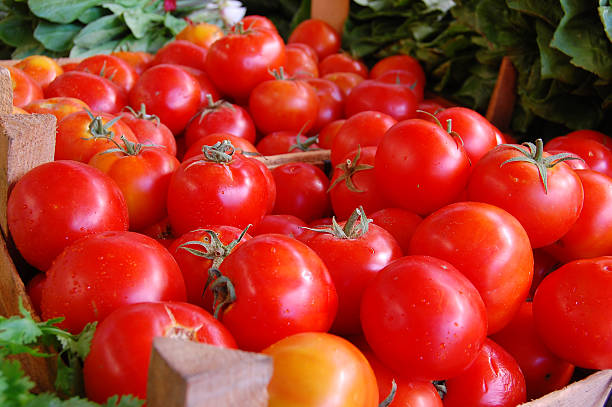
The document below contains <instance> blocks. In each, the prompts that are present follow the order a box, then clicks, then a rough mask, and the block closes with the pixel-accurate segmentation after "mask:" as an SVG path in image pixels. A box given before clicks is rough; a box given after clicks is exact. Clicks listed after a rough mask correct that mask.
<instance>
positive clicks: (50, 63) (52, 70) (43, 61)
mask: <svg viewBox="0 0 612 407" xmlns="http://www.w3.org/2000/svg"><path fill="white" fill-rule="evenodd" d="M15 67H16V68H19V69H21V70H22V71H24V72H25V73H27V74H28V75H29V76H30V78H32V79H34V81H35V82H36V83H38V84H39V85H40V87H41V88H42V89H43V90H44V89H45V88H46V87H47V85H49V84H50V83H51V82H53V80H54V79H55V78H56V77H58V76H59V75H61V74H62V73H64V70H63V69H62V67H61V66H60V65H59V64H58V63H57V62H55V60H53V59H52V58H49V57H48V56H45V55H30V56H29V57H26V58H24V59H22V60H21V61H19V62H17V63H16V64H15Z"/></svg>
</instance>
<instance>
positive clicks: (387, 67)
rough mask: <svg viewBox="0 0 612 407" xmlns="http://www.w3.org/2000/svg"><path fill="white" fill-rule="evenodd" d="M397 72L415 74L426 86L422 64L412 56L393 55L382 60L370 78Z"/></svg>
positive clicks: (375, 66)
mask: <svg viewBox="0 0 612 407" xmlns="http://www.w3.org/2000/svg"><path fill="white" fill-rule="evenodd" d="M395 70H402V71H410V72H413V73H414V74H415V75H416V77H417V80H418V81H419V83H422V84H423V85H425V71H424V70H423V67H422V66H421V64H420V62H419V61H418V60H417V59H416V58H413V57H411V56H410V55H393V56H390V57H386V58H383V59H381V60H380V61H378V62H377V63H376V64H375V65H374V66H373V67H372V69H371V70H370V78H372V79H376V78H378V77H380V76H381V75H383V74H384V73H386V72H388V71H395Z"/></svg>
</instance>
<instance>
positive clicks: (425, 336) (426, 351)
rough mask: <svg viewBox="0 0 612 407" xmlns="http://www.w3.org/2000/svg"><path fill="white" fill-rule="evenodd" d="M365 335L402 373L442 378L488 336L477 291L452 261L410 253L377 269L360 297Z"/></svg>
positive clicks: (463, 364) (388, 363)
mask: <svg viewBox="0 0 612 407" xmlns="http://www.w3.org/2000/svg"><path fill="white" fill-rule="evenodd" d="M361 326H362V328H363V333H364V335H365V338H366V340H367V342H368V344H369V345H370V347H371V348H372V350H373V351H374V353H375V354H376V356H377V357H378V358H379V359H380V360H381V362H383V363H384V364H385V365H386V366H388V367H389V368H391V369H392V370H394V371H396V372H397V373H398V374H402V375H407V376H410V377H414V378H418V379H423V380H439V379H444V378H447V377H453V376H456V375H458V374H459V373H461V372H462V371H463V370H464V369H465V368H466V367H467V366H468V365H469V364H470V363H472V362H473V361H474V360H475V359H476V357H477V356H478V353H479V351H480V348H481V346H482V344H483V342H484V340H485V338H486V334H487V315H486V310H485V306H484V303H483V302H482V298H480V294H478V291H477V290H476V288H475V287H474V285H472V283H470V281H469V280H468V279H467V278H466V277H465V276H464V275H463V274H461V273H460V272H459V271H458V270H457V269H456V268H455V267H453V266H452V265H451V264H450V263H447V262H445V261H443V260H439V259H436V258H434V257H428V256H406V257H402V258H400V259H397V260H395V261H394V262H392V263H391V264H389V265H388V266H387V267H385V268H384V269H382V270H381V271H380V272H378V273H377V274H376V276H375V277H374V280H373V281H372V282H371V283H370V285H368V286H367V287H366V289H365V291H364V293H363V297H362V300H361Z"/></svg>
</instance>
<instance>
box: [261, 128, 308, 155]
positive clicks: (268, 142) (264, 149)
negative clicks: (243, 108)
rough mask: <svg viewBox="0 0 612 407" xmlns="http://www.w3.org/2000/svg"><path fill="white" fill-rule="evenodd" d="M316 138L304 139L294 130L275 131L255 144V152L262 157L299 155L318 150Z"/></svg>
mask: <svg viewBox="0 0 612 407" xmlns="http://www.w3.org/2000/svg"><path fill="white" fill-rule="evenodd" d="M316 141H317V137H316V136H315V137H310V138H306V137H305V136H302V132H297V131H294V130H285V131H275V132H272V133H270V134H268V135H266V136H264V137H263V138H262V139H261V140H259V142H258V143H257V146H256V147H257V151H258V152H259V153H261V154H262V155H277V154H287V153H299V152H301V151H308V150H319V149H320V148H319V145H318V144H317V143H316Z"/></svg>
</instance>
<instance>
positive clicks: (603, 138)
mask: <svg viewBox="0 0 612 407" xmlns="http://www.w3.org/2000/svg"><path fill="white" fill-rule="evenodd" d="M566 136H567V137H579V138H586V139H591V140H595V141H598V142H600V143H601V144H603V145H604V146H606V147H608V148H610V147H611V146H612V138H611V137H610V136H607V135H605V134H604V133H602V132H600V131H596V130H588V129H582V130H575V131H572V132H570V133H567V134H566Z"/></svg>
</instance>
